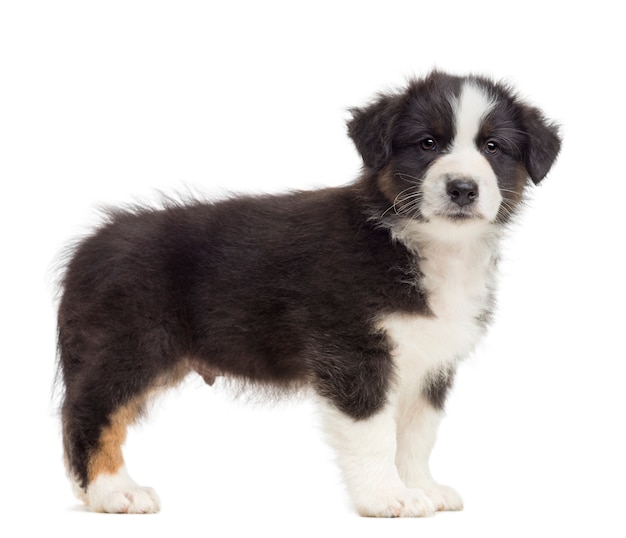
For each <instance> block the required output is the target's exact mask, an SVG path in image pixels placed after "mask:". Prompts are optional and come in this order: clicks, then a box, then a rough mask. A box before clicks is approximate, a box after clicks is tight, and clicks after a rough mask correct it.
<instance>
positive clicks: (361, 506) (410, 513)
mask: <svg viewBox="0 0 626 538" xmlns="http://www.w3.org/2000/svg"><path fill="white" fill-rule="evenodd" d="M357 510H358V512H359V514H361V515H362V516H367V517H426V516H432V515H433V514H434V513H435V507H434V505H433V503H432V502H431V500H430V499H429V498H428V496H427V495H426V493H425V492H424V491H422V490H421V489H417V488H415V489H409V488H399V489H395V490H391V491H388V492H386V493H384V494H379V495H377V496H376V497H372V498H369V499H364V498H361V499H359V500H358V501H357Z"/></svg>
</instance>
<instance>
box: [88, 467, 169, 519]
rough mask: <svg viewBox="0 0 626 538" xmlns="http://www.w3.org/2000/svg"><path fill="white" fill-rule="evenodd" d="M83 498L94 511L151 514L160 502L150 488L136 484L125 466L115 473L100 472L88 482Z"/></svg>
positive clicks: (158, 506)
mask: <svg viewBox="0 0 626 538" xmlns="http://www.w3.org/2000/svg"><path fill="white" fill-rule="evenodd" d="M84 500H85V502H86V504H87V506H88V507H89V509H90V510H92V511H94V512H108V513H112V514H153V513H156V512H158V511H159V510H160V508H161V503H160V501H159V498H158V497H157V494H156V493H155V492H154V490H152V489H151V488H145V487H141V486H139V485H137V484H136V483H135V481H134V480H133V479H132V478H131V477H130V476H129V475H128V472H127V471H126V468H125V467H121V468H120V469H119V470H118V472H117V473H116V474H101V475H99V476H98V477H96V479H95V480H94V481H93V482H91V483H90V484H89V486H88V487H87V492H86V493H85V495H84Z"/></svg>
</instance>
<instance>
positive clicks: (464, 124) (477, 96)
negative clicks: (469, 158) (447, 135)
mask: <svg viewBox="0 0 626 538" xmlns="http://www.w3.org/2000/svg"><path fill="white" fill-rule="evenodd" d="M494 105H495V102H494V101H493V99H491V98H490V97H489V96H488V95H487V94H486V93H485V92H484V91H483V90H481V89H480V88H479V87H478V86H476V85H474V84H472V83H471V82H466V83H465V84H464V85H463V88H462V89H461V95H460V96H459V97H458V99H457V100H456V102H455V103H454V109H455V120H456V121H455V125H456V133H455V136H454V142H453V147H454V148H455V149H460V148H467V147H473V146H474V145H475V140H476V135H477V134H478V132H479V131H480V126H481V124H482V122H483V120H484V119H485V117H486V116H487V114H489V112H490V111H491V109H492V108H493V107H494Z"/></svg>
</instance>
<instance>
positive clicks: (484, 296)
mask: <svg viewBox="0 0 626 538" xmlns="http://www.w3.org/2000/svg"><path fill="white" fill-rule="evenodd" d="M419 252H420V254H419V257H418V258H417V260H416V263H417V264H418V267H419V270H420V277H419V278H420V281H419V283H418V284H419V286H420V288H421V289H422V290H423V292H424V294H425V296H426V298H427V302H428V308H429V314H428V315H408V314H392V315H389V316H386V317H385V318H384V319H383V320H382V323H381V325H382V327H383V329H384V330H385V331H386V332H387V334H388V336H389V337H390V338H391V340H392V343H393V344H394V351H393V355H394V359H395V361H396V367H397V369H398V370H399V372H398V373H399V376H400V377H401V378H410V379H415V378H416V377H417V378H423V377H424V376H425V375H427V374H429V373H431V372H433V371H436V370H441V369H445V368H448V367H450V366H453V365H454V363H456V361H457V360H459V359H461V358H463V357H464V356H466V355H468V354H469V353H471V351H472V350H473V349H474V347H475V346H476V344H477V342H478V340H479V339H480V337H481V336H482V334H483V332H484V329H485V320H486V318H487V317H488V314H489V311H490V309H491V307H492V300H493V299H492V296H493V290H494V280H495V252H494V249H493V248H492V245H489V244H488V243H486V242H484V243H483V242H481V243H475V244H469V245H466V244H462V245H441V244H438V245H423V246H422V247H421V248H420V250H419Z"/></svg>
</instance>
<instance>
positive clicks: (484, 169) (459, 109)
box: [421, 83, 502, 221]
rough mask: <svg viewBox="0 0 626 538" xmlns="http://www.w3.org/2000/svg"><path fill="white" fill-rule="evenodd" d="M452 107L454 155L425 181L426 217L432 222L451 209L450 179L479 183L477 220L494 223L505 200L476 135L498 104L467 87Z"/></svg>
mask: <svg viewBox="0 0 626 538" xmlns="http://www.w3.org/2000/svg"><path fill="white" fill-rule="evenodd" d="M452 105H453V108H454V110H455V125H456V131H455V136H454V140H453V141H452V145H451V149H450V151H449V152H448V153H446V154H444V155H442V156H440V157H439V158H438V159H437V160H436V161H435V162H434V163H433V164H432V166H431V167H430V168H429V169H428V172H427V173H426V176H425V177H424V178H423V183H422V193H423V201H422V206H421V211H422V215H423V216H424V217H425V218H426V219H431V218H434V217H437V216H438V215H441V214H442V213H444V212H445V211H446V210H447V209H448V208H449V206H450V204H451V201H450V198H449V196H448V194H447V192H446V188H447V185H446V183H447V178H451V177H458V178H467V179H472V180H474V181H475V182H476V184H477V185H478V192H479V196H478V199H477V202H476V206H475V209H474V210H475V212H476V214H477V216H479V217H481V218H484V219H486V220H487V221H492V220H493V219H494V218H495V217H496V215H497V214H498V210H499V208H500V204H501V202H502V196H501V194H500V190H499V188H498V179H497V178H496V176H495V174H494V172H493V170H492V168H491V166H490V165H489V162H488V161H487V159H486V158H485V156H484V155H483V154H481V152H480V151H479V150H478V148H477V147H476V135H477V134H478V132H479V129H480V124H481V121H482V120H483V119H484V118H485V116H486V115H487V114H488V113H489V111H490V110H491V109H492V108H493V106H494V103H493V101H492V99H491V98H490V97H489V96H488V95H485V93H484V92H482V91H481V90H480V89H479V88H477V87H476V86H474V85H472V84H470V83H466V84H465V85H464V86H463V89H462V91H461V95H460V97H459V98H458V99H455V100H454V102H453V103H452Z"/></svg>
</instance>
